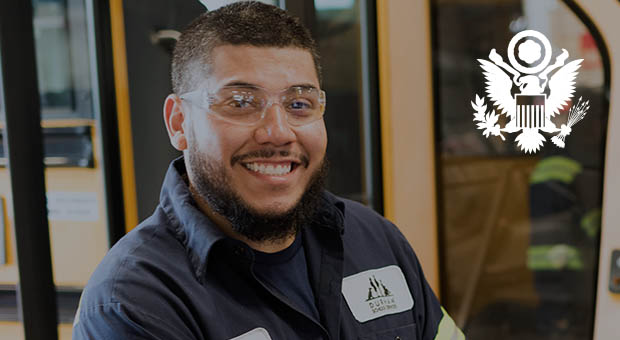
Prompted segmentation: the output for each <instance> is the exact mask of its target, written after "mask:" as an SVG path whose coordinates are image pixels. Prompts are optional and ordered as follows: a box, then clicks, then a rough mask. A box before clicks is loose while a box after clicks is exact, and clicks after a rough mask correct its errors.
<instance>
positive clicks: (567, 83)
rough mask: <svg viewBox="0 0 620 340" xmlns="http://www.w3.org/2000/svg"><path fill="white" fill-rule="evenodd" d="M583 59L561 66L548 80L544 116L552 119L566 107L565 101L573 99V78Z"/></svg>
mask: <svg viewBox="0 0 620 340" xmlns="http://www.w3.org/2000/svg"><path fill="white" fill-rule="evenodd" d="M582 61H583V59H577V60H573V61H571V62H570V63H568V64H566V65H564V66H562V68H561V69H559V70H558V71H557V72H556V73H555V74H554V75H553V76H552V77H551V79H549V98H547V103H546V105H545V115H546V116H547V117H553V116H555V115H556V114H558V113H560V110H562V109H563V107H564V106H566V105H567V101H568V100H570V99H571V98H573V93H575V78H576V77H577V70H578V69H579V68H580V67H581V62H582Z"/></svg>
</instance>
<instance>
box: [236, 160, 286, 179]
mask: <svg viewBox="0 0 620 340" xmlns="http://www.w3.org/2000/svg"><path fill="white" fill-rule="evenodd" d="M245 167H246V168H248V169H250V170H252V171H254V172H258V173H261V174H264V175H270V176H282V175H286V174H288V173H289V172H291V163H288V164H287V165H284V166H283V165H280V164H278V165H277V166H275V167H274V166H273V164H259V163H247V164H245Z"/></svg>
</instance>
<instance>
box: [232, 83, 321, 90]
mask: <svg viewBox="0 0 620 340" xmlns="http://www.w3.org/2000/svg"><path fill="white" fill-rule="evenodd" d="M237 86H238V87H249V88H262V86H259V85H256V84H252V83H247V82H244V81H231V82H229V83H226V84H225V85H224V86H222V87H237ZM292 87H301V88H303V89H315V90H318V89H317V87H316V86H314V85H312V84H310V83H301V84H294V85H291V86H289V87H288V88H287V89H290V88H292Z"/></svg>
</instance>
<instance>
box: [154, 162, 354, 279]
mask: <svg viewBox="0 0 620 340" xmlns="http://www.w3.org/2000/svg"><path fill="white" fill-rule="evenodd" d="M186 173H187V171H186V169H185V161H184V159H183V157H182V156H181V157H179V158H177V159H175V160H174V161H172V163H171V164H170V166H169V168H168V171H167V173H166V177H165V179H164V183H163V186H162V190H161V195H160V198H159V204H160V206H161V207H162V209H163V210H164V212H165V213H166V216H167V217H168V219H169V220H170V222H171V224H172V227H173V228H174V231H175V236H176V237H177V239H178V240H179V241H180V242H181V243H182V244H183V246H184V247H185V250H186V252H187V255H188V257H189V260H190V262H191V264H192V266H193V268H194V273H195V275H196V278H197V279H198V281H199V282H202V281H203V278H204V275H205V271H206V267H207V263H208V260H209V256H210V255H211V254H212V253H213V251H212V249H213V246H214V245H215V244H216V243H219V241H221V240H224V239H228V240H229V241H231V242H234V243H237V242H238V243H241V242H239V241H236V240H232V239H231V238H229V237H228V236H226V235H225V234H224V232H222V231H221V230H220V229H219V228H218V227H217V226H216V225H215V223H214V222H213V221H211V220H210V219H209V218H208V217H207V216H206V215H205V214H204V213H203V212H202V211H201V210H200V209H199V208H198V207H197V205H196V203H195V201H194V199H193V198H192V195H191V193H190V191H189V186H188V184H187V182H186V181H185V180H184V179H183V177H184V176H186ZM344 210H345V209H344V202H342V201H341V200H340V199H339V198H338V197H336V196H335V195H333V194H331V193H329V192H327V191H324V192H323V194H322V195H321V201H320V202H319V206H318V209H317V213H316V214H314V217H313V218H312V219H311V220H310V221H309V224H308V228H318V227H321V228H326V229H328V230H332V231H335V232H337V233H338V234H339V235H342V234H343V233H344Z"/></svg>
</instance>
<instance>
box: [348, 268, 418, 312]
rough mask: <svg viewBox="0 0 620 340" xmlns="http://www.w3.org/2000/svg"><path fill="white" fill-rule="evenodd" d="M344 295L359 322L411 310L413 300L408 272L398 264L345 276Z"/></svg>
mask: <svg viewBox="0 0 620 340" xmlns="http://www.w3.org/2000/svg"><path fill="white" fill-rule="evenodd" d="M342 295H344V299H345V300H346V301H347V305H348V306H349V309H351V313H353V316H354V317H355V319H356V320H357V321H359V322H366V321H369V320H372V319H376V318H379V317H382V316H384V315H389V314H395V313H400V312H404V311H406V310H410V309H411V308H413V303H414V302H413V297H411V292H410V291H409V287H408V286H407V281H406V280H405V275H403V271H402V270H401V269H400V267H398V266H395V265H391V266H387V267H383V268H379V269H371V270H367V271H364V272H360V273H357V274H354V275H351V276H347V277H345V278H344V279H343V280H342Z"/></svg>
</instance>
